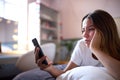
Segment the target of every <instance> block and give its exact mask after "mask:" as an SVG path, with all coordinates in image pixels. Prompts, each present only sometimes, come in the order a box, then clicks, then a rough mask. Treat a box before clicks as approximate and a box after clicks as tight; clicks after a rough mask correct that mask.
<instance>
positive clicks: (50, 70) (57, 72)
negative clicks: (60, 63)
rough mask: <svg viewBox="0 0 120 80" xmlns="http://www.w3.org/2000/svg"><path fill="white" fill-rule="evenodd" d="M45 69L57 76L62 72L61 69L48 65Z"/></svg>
mask: <svg viewBox="0 0 120 80" xmlns="http://www.w3.org/2000/svg"><path fill="white" fill-rule="evenodd" d="M46 71H48V72H49V73H50V74H51V75H53V76H54V77H58V76H59V75H61V74H62V73H64V71H63V70H59V69H57V68H56V67H54V66H50V67H49V68H48V69H46Z"/></svg>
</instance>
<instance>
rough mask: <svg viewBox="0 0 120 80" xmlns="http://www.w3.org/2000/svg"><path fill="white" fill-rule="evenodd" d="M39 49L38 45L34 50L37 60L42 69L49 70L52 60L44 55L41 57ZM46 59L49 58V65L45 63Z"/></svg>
mask: <svg viewBox="0 0 120 80" xmlns="http://www.w3.org/2000/svg"><path fill="white" fill-rule="evenodd" d="M39 51H40V48H39V47H36V48H35V50H34V53H35V62H36V64H37V65H38V66H39V67H40V69H42V70H46V71H49V67H50V66H51V65H52V62H51V61H50V60H48V58H47V56H43V57H41V58H39ZM44 60H47V62H48V65H46V64H43V61H44Z"/></svg>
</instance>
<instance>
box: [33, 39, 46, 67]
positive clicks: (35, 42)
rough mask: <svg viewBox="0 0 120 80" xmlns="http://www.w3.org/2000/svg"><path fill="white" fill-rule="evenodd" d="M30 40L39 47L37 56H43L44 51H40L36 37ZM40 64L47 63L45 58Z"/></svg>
mask: <svg viewBox="0 0 120 80" xmlns="http://www.w3.org/2000/svg"><path fill="white" fill-rule="evenodd" d="M32 42H33V44H34V46H35V47H39V48H40V50H39V58H41V57H43V56H44V53H43V51H42V49H41V47H40V45H39V43H38V41H37V39H36V38H34V39H32ZM42 64H46V65H48V63H47V61H46V60H44V61H43V62H42Z"/></svg>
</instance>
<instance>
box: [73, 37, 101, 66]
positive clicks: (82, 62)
mask: <svg viewBox="0 0 120 80" xmlns="http://www.w3.org/2000/svg"><path fill="white" fill-rule="evenodd" d="M71 61H72V62H74V63H75V64H77V65H78V66H103V65H102V64H101V63H100V61H98V60H95V59H94V58H93V57H92V52H91V51H90V49H89V48H88V47H87V46H86V45H85V42H84V40H83V39H81V40H79V41H78V42H77V44H76V46H75V49H74V50H73V53H72V56H71Z"/></svg>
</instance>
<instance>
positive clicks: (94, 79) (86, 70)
mask: <svg viewBox="0 0 120 80" xmlns="http://www.w3.org/2000/svg"><path fill="white" fill-rule="evenodd" d="M56 80H115V79H114V78H113V77H112V76H111V75H110V74H108V72H107V71H106V69H105V68H104V67H93V66H83V67H77V68H74V69H72V70H69V71H67V72H66V73H63V74H61V75H60V76H58V77H57V79H56Z"/></svg>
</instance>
